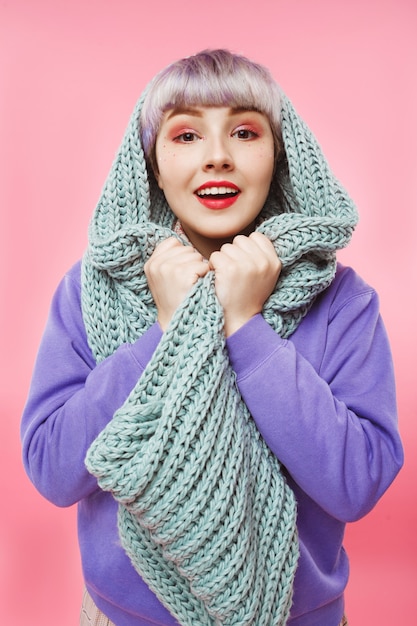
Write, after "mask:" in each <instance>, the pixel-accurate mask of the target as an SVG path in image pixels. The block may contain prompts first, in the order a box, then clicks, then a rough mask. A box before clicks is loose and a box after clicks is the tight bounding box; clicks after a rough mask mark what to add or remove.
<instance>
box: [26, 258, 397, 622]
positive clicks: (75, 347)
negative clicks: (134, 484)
mask: <svg viewBox="0 0 417 626" xmlns="http://www.w3.org/2000/svg"><path fill="white" fill-rule="evenodd" d="M80 296H81V285H80V264H79V263H78V264H77V265H75V266H74V267H73V268H72V270H71V271H70V272H69V273H68V274H67V275H66V276H65V278H64V279H63V281H62V282H61V284H60V286H59V288H58V290H57V292H56V294H55V296H54V299H53V303H52V307H51V312H50V316H49V320H48V323H47V326H46V329H45V333H44V337H43V339H42V343H41V346H40V350H39V354H38V357H37V361H36V365H35V369H34V374H33V380H32V384H31V389H30V393H29V398H28V401H27V405H26V408H25V411H24V415H23V419H22V440H23V456H24V464H25V467H26V471H27V473H28V475H29V477H30V479H31V480H32V481H33V483H34V485H35V486H36V488H37V489H38V490H39V491H40V492H41V493H42V494H43V495H44V496H45V497H46V498H47V499H48V500H50V501H51V502H53V503H55V504H56V505H58V506H70V505H72V504H75V503H78V534H79V544H80V550H81V556H82V565H83V572H84V577H85V583H86V586H87V588H88V590H89V592H90V594H91V596H92V597H93V599H94V601H95V602H96V604H97V605H98V606H99V608H100V609H101V610H102V611H103V612H104V613H105V614H106V615H107V616H108V617H109V618H110V619H111V620H112V621H113V622H115V624H116V625H117V626H140V625H145V624H147V625H149V624H162V625H165V626H168V625H172V624H176V623H177V622H176V620H175V619H174V618H173V617H172V616H171V615H170V614H169V613H168V611H167V610H166V609H165V608H164V607H163V606H162V604H161V603H160V602H159V601H158V599H157V598H156V597H155V595H154V594H153V593H152V592H151V591H150V590H149V588H148V587H147V586H146V584H145V583H144V582H143V581H142V580H141V578H140V577H139V575H138V574H137V573H136V571H135V570H134V569H133V567H132V565H131V564H130V561H129V559H128V557H127V556H126V554H125V553H124V551H123V549H122V548H121V546H120V543H119V538H118V531H117V522H116V513H117V506H118V505H117V503H116V502H115V500H114V499H113V497H112V496H111V494H109V493H107V492H103V491H101V490H100V489H99V488H98V486H97V482H96V479H95V478H94V477H93V476H91V475H90V474H89V473H88V472H87V470H86V468H85V465H84V458H85V455H86V452H87V449H88V447H89V446H90V444H91V442H92V441H93V440H94V439H95V437H97V435H98V434H99V433H100V432H101V431H102V430H103V428H104V427H105V426H106V424H107V423H108V422H109V420H111V419H112V416H113V414H114V412H115V411H116V409H118V408H119V407H120V406H121V405H122V404H123V403H124V401H125V400H126V398H127V396H128V394H129V392H130V391H131V390H132V388H133V387H134V385H135V384H136V382H137V380H138V378H139V377H140V376H141V374H142V372H143V370H144V368H145V367H146V364H147V363H148V361H149V359H150V358H151V356H152V354H153V352H154V350H155V348H156V346H157V344H158V342H159V340H160V337H161V330H160V327H159V326H158V324H155V325H153V326H152V327H151V328H150V329H149V330H148V331H147V332H146V333H145V334H144V335H143V336H142V337H141V338H140V339H138V340H137V341H136V342H135V343H134V344H125V345H122V346H120V347H119V348H118V349H117V351H116V352H115V353H114V354H112V355H111V356H110V357H108V358H107V359H106V360H104V361H103V362H102V363H100V364H99V365H96V363H95V361H94V358H93V356H92V353H91V350H90V348H89V346H88V343H87V338H86V332H85V328H84V324H83V319H82V314H81V304H80ZM227 346H228V351H229V357H230V360H231V364H232V367H233V369H234V371H235V373H236V376H237V383H238V386H239V389H240V392H241V394H242V396H243V399H244V400H245V402H246V404H247V406H248V408H249V410H250V412H251V414H252V416H253V418H254V420H255V422H256V424H257V426H258V428H259V431H260V432H261V434H262V436H263V437H264V439H265V441H266V443H267V444H268V446H269V447H270V448H271V450H272V451H273V453H274V454H276V455H277V457H278V458H279V459H280V461H281V463H282V464H283V466H284V467H285V468H286V473H287V477H288V481H289V484H290V486H291V487H292V489H293V490H294V492H295V495H296V498H297V502H298V529H299V540H300V553H301V554H300V561H299V566H298V569H297V573H296V579H295V589H294V602H293V607H292V611H291V619H290V620H289V625H291V626H336V625H337V624H338V623H339V621H340V620H341V618H342V615H343V610H344V602H343V592H344V589H345V586H346V583H347V580H348V570H349V565H348V558H347V556H346V553H345V551H344V549H343V545H342V543H343V534H344V529H345V523H346V522H349V521H352V520H357V519H359V518H360V517H362V516H363V515H365V514H366V513H368V512H369V511H370V510H371V509H372V508H373V506H374V505H375V504H376V502H377V501H378V499H379V498H380V497H381V496H382V494H383V493H384V491H385V490H386V489H387V487H388V486H389V485H390V483H391V482H392V481H393V479H394V478H395V476H396V474H397V472H398V471H399V469H400V468H401V466H402V463H403V451H402V445H401V441H400V437H399V433H398V425H397V413H396V399H395V386H394V376H393V368H392V361H391V354H390V349H389V344H388V341H387V336H386V333H385V329H384V326H383V323H382V321H381V318H380V315H379V304H378V297H377V295H376V293H375V291H374V290H373V289H372V288H371V287H369V286H368V285H366V284H365V283H364V282H363V281H362V280H361V279H360V278H359V277H358V276H357V275H356V274H355V272H354V271H353V270H351V269H350V268H344V267H342V266H340V265H339V266H338V271H337V274H336V277H335V279H334V281H333V283H332V285H331V286H330V287H329V288H328V289H327V290H326V291H325V292H324V293H323V294H321V295H320V296H319V297H318V298H317V300H316V302H315V304H314V305H313V307H312V309H311V310H310V312H309V313H308V314H307V316H306V317H305V318H304V320H303V321H302V322H301V323H300V325H299V327H298V328H297V330H296V331H295V332H294V333H293V335H292V336H291V337H290V339H289V340H283V339H282V338H281V337H279V336H278V335H277V334H276V333H275V332H274V331H273V330H272V329H271V327H270V326H269V325H268V324H267V323H266V322H265V320H264V319H263V317H262V316H261V315H257V316H255V317H254V318H252V319H251V320H250V321H249V322H248V323H247V324H246V325H245V326H243V327H242V328H241V329H240V330H238V331H237V332H236V333H235V334H234V335H232V336H231V337H229V338H228V340H227Z"/></svg>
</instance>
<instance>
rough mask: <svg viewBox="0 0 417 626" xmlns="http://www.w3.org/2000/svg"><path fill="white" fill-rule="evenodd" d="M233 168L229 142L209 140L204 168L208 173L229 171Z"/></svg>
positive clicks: (218, 139)
mask: <svg viewBox="0 0 417 626" xmlns="http://www.w3.org/2000/svg"><path fill="white" fill-rule="evenodd" d="M233 167H234V162H233V157H232V154H231V152H230V149H229V146H228V145H227V140H225V139H220V138H217V139H215V138H212V139H209V140H207V144H206V152H205V155H204V161H203V168H204V169H205V170H206V171H210V170H219V171H229V170H232V169H233Z"/></svg>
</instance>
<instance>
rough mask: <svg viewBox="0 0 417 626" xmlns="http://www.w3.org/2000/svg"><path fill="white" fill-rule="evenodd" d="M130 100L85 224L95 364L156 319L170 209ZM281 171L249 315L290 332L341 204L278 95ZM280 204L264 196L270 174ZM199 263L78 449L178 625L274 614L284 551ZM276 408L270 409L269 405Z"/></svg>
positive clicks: (328, 251) (285, 512)
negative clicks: (268, 275) (138, 368)
mask: <svg viewBox="0 0 417 626" xmlns="http://www.w3.org/2000/svg"><path fill="white" fill-rule="evenodd" d="M141 106H142V100H140V101H139V102H138V105H137V107H136V109H135V112H134V114H133V116H132V119H131V123H130V125H129V127H128V129H127V132H126V135H125V138H124V141H123V143H122V146H121V149H120V151H119V153H118V155H117V158H116V160H115V162H114V164H113V167H112V169H111V172H110V175H109V177H108V180H107V183H106V186H105V188H104V191H103V194H102V197H101V199H100V202H99V204H98V206H97V209H96V212H95V214H94V217H93V220H92V222H91V225H90V232H89V247H88V250H87V252H86V254H85V257H84V261H83V285H82V287H83V288H82V306H83V315H84V322H85V326H86V329H87V334H88V339H89V343H90V346H91V348H92V350H93V352H94V354H95V357H96V359H97V361H101V360H103V359H105V358H106V357H107V356H109V355H110V354H112V353H113V352H114V351H115V350H116V349H117V347H118V346H120V345H121V344H122V343H124V342H133V341H135V340H136V339H137V338H138V337H139V336H140V335H141V334H142V333H143V332H145V330H146V329H147V328H149V326H150V325H151V324H152V323H154V322H155V320H156V308H155V304H154V302H153V300H152V296H151V294H150V292H149V289H148V286H147V281H146V278H145V275H144V272H143V265H144V263H145V262H146V260H147V259H148V258H149V257H150V255H151V254H152V252H153V250H154V248H155V246H156V245H157V243H158V242H160V241H161V240H162V239H164V238H166V237H168V236H172V235H173V234H174V233H173V230H172V228H173V224H174V216H173V215H172V213H171V211H170V209H169V207H168V206H167V204H166V202H165V199H164V197H163V195H162V193H161V192H160V190H159V189H158V187H157V185H156V182H155V180H154V178H153V175H152V174H149V175H148V173H147V170H146V166H145V159H144V156H143V152H142V149H141V145H140V139H139V133H138V120H139V115H140V110H141ZM281 106H282V134H283V141H284V146H285V151H286V155H287V161H288V170H286V169H285V171H284V170H280V172H282V173H278V174H277V177H280V180H277V181H274V184H273V185H272V186H271V193H270V195H269V198H268V200H267V203H266V205H265V207H264V209H263V211H262V218H263V221H262V224H261V225H260V226H259V228H258V230H259V231H261V232H263V233H264V234H266V235H267V236H268V237H269V238H270V239H271V241H272V242H273V243H274V246H275V248H276V251H277V254H278V255H279V257H280V258H281V260H282V263H283V271H282V273H281V276H280V278H279V281H278V283H277V286H276V289H275V291H274V292H273V294H272V295H271V296H270V298H269V300H268V301H267V303H266V304H265V307H264V311H263V315H264V317H265V319H266V320H267V321H268V323H269V324H270V325H271V326H272V327H273V328H274V330H275V331H276V332H277V333H279V334H280V335H281V336H283V337H289V336H290V335H291V333H292V332H293V331H294V330H295V329H296V327H297V325H298V324H299V322H300V321H301V319H302V318H303V316H304V315H305V314H306V313H307V311H308V310H309V308H310V307H311V305H312V303H313V302H314V299H315V298H316V296H317V294H318V293H320V292H321V291H323V290H324V289H325V288H326V287H327V286H328V285H329V284H330V282H331V281H332V279H333V277H334V273H335V268H336V256H335V253H336V250H337V249H339V248H341V247H343V246H345V245H346V244H347V243H348V241H349V239H350V237H351V234H352V231H353V228H354V226H355V224H356V219H357V216H356V211H355V208H354V206H353V204H352V202H351V200H350V199H349V198H348V196H347V195H346V193H345V192H344V190H343V189H342V187H341V186H340V185H339V183H338V181H337V180H336V179H335V178H334V177H333V175H332V174H331V173H330V171H329V169H328V166H327V164H326V161H325V159H324V157H323V155H322V153H321V151H320V148H319V147H318V145H317V143H316V141H315V139H314V137H313V136H312V134H311V133H310V131H309V129H308V128H307V127H306V126H305V124H304V123H303V122H302V121H301V120H300V118H299V117H298V115H297V114H296V112H295V110H294V109H293V107H292V105H291V104H290V102H289V101H288V99H287V98H286V97H285V96H284V95H283V96H282V103H281ZM277 182H278V183H279V186H280V188H281V190H282V191H283V194H284V201H283V200H282V197H281V196H280V199H279V200H278V198H277V197H276V196H275V194H274V191H273V190H274V189H275V188H276V183H277ZM222 326H223V315H222V309H221V307H220V305H219V303H218V301H217V298H216V295H215V289H214V277H213V274H212V273H209V274H208V275H207V276H205V277H204V278H203V279H201V280H199V281H198V282H197V284H196V285H195V287H194V289H193V290H192V291H191V292H190V294H189V296H188V297H187V299H186V300H185V301H184V302H183V304H182V305H181V307H180V308H179V309H178V311H177V312H176V314H175V316H174V318H173V319H172V321H171V324H170V326H169V327H168V329H167V330H166V332H165V333H164V335H163V337H162V339H161V341H160V343H159V345H158V347H157V349H156V351H155V353H154V355H153V357H152V359H151V361H150V362H149V364H148V366H147V368H146V369H145V371H144V373H143V375H142V377H141V378H140V380H139V381H138V383H137V384H136V386H135V388H134V389H133V391H132V392H131V394H130V396H129V398H128V399H127V400H126V402H125V404H124V405H123V406H122V407H121V408H120V409H119V410H118V411H117V412H116V414H115V415H114V418H113V419H112V421H111V422H110V423H109V424H108V426H107V427H106V428H105V429H104V431H103V432H102V433H101V434H100V435H99V436H98V437H97V439H96V440H95V441H94V442H93V444H92V446H91V447H90V450H89V451H88V454H87V458H86V465H87V468H88V470H89V471H90V472H91V473H92V474H94V475H95V476H96V477H97V478H98V483H99V485H100V487H101V488H102V489H104V490H108V491H110V492H111V493H112V494H113V496H114V497H115V498H116V500H117V501H118V502H119V519H118V522H119V534H120V538H121V541H122V545H123V546H124V549H125V550H126V552H127V554H128V555H129V557H130V558H131V560H132V563H133V565H134V567H135V568H136V569H137V571H138V572H139V573H140V575H141V576H142V577H143V579H144V580H145V581H146V582H147V583H148V585H149V586H150V587H151V589H152V590H153V591H154V592H155V593H156V595H157V596H158V597H159V598H160V600H161V602H162V603H163V604H165V606H166V607H167V608H168V609H169V610H170V611H171V613H172V614H173V615H174V616H175V617H176V618H177V619H178V621H179V622H180V623H181V624H184V625H189V626H191V625H192V626H197V625H206V624H207V625H208V624H213V625H214V624H216V625H217V624H225V625H236V626H237V625H238V624H239V625H245V626H246V625H253V626H255V625H256V626H280V625H284V624H286V623H287V620H288V617H289V612H290V608H291V603H292V588H293V582H294V575H295V571H296V566H297V560H298V540H297V531H296V503H295V498H294V495H293V493H292V491H291V490H290V489H289V487H288V485H287V483H286V481H285V478H284V476H283V472H282V470H281V467H280V463H279V461H278V459H277V458H276V457H275V456H274V455H273V454H272V453H271V452H270V451H269V449H268V448H267V446H266V444H265V443H264V442H263V440H262V438H261V437H260V435H259V433H258V431H257V429H256V426H255V423H254V421H253V419H252V418H251V416H250V414H249V411H248V409H247V407H246V405H245V404H244V402H243V400H242V399H241V396H240V394H239V391H238V388H237V386H236V382H235V377H234V372H233V371H232V368H231V366H230V363H229V360H228V355H227V350H226V346H225V338H224V335H223V330H222ZM279 410H280V409H279V407H277V411H279Z"/></svg>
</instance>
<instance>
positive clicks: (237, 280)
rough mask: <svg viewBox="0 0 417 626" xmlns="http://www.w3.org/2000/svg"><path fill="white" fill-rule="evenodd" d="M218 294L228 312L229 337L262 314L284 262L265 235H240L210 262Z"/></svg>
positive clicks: (226, 312)
mask: <svg viewBox="0 0 417 626" xmlns="http://www.w3.org/2000/svg"><path fill="white" fill-rule="evenodd" d="M209 263H210V268H211V269H213V270H214V272H215V288H216V294H217V297H218V299H219V302H220V304H221V305H222V307H223V311H224V331H225V335H226V337H228V336H230V335H231V334H232V333H234V332H236V331H237V330H238V329H239V328H240V327H241V326H243V325H244V324H246V322H248V321H249V320H250V318H251V317H253V316H254V315H256V314H257V313H260V312H261V311H262V308H263V305H264V304H265V302H266V300H267V299H268V298H269V296H270V295H271V293H272V292H273V290H274V288H275V285H276V283H277V280H278V277H279V275H280V272H281V268H282V265H281V261H280V259H279V258H278V256H277V253H276V252H275V248H274V246H273V245H272V243H271V241H270V240H269V239H268V238H267V237H265V235H263V234H262V233H258V232H253V233H251V234H250V235H249V236H248V237H246V236H245V235H237V236H236V237H235V238H234V239H233V242H232V243H226V244H224V245H223V246H222V247H221V248H220V250H219V251H216V252H213V253H212V255H211V256H210V259H209Z"/></svg>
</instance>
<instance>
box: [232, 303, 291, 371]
mask: <svg viewBox="0 0 417 626" xmlns="http://www.w3.org/2000/svg"><path fill="white" fill-rule="evenodd" d="M285 345H287V341H286V340H285V339H282V338H281V337H280V336H279V335H278V334H277V333H276V332H275V331H274V330H273V328H271V326H270V325H269V324H268V322H266V321H265V319H264V318H263V316H262V315H261V313H258V314H257V315H255V316H254V317H252V318H251V319H250V320H249V321H248V322H246V324H244V326H242V327H241V328H239V330H237V331H236V332H235V333H233V335H230V337H228V338H227V340H226V346H227V349H228V353H229V359H230V363H231V366H232V368H233V370H234V371H235V373H236V376H237V378H238V379H239V378H244V377H245V376H247V375H248V374H250V373H251V372H252V371H253V370H255V369H256V368H257V367H258V366H259V365H260V364H261V363H263V362H264V361H266V360H267V359H268V358H269V357H270V355H271V354H272V353H273V352H275V351H276V350H278V349H280V348H282V347H283V346H285Z"/></svg>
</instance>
